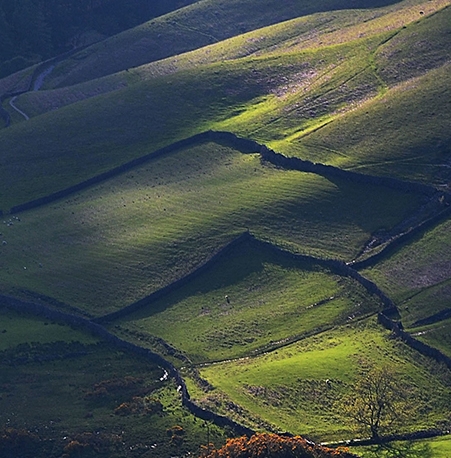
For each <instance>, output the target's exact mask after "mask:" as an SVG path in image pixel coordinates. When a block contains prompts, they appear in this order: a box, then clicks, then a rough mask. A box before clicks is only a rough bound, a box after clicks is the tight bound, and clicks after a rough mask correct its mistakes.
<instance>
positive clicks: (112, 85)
mask: <svg viewBox="0 0 451 458" xmlns="http://www.w3.org/2000/svg"><path fill="white" fill-rule="evenodd" d="M414 3H418V2H414ZM448 3H449V2H448V1H447V0H434V1H429V0H428V1H427V2H422V3H418V4H417V5H416V7H415V8H412V2H401V3H399V4H395V5H393V6H390V7H385V8H379V9H370V10H362V9H359V10H346V11H337V12H335V13H334V15H331V14H330V13H316V14H311V15H308V16H303V17H300V18H296V19H292V20H289V21H284V22H282V23H277V24H274V25H272V26H267V27H264V28H261V29H257V30H255V31H252V32H248V33H245V34H240V35H239V36H236V37H233V38H230V39H227V40H222V41H220V42H219V43H215V44H212V45H209V46H203V47H200V48H198V49H195V50H193V51H190V52H185V53H183V54H178V55H175V56H172V57H168V58H166V59H160V60H158V61H154V62H152V63H150V64H144V65H142V66H140V67H136V68H133V69H130V71H128V70H127V71H122V72H119V73H116V74H112V75H109V76H106V77H102V78H96V79H95V80H92V81H88V82H86V83H81V84H77V85H75V86H69V87H62V88H60V89H56V90H47V91H40V92H34V93H29V94H27V95H24V96H22V97H21V99H20V101H19V102H18V103H19V104H20V106H22V108H24V109H26V111H27V113H28V114H30V115H32V116H33V115H36V114H40V113H43V112H46V111H49V110H52V109H55V108H58V107H59V108H60V107H62V106H64V105H66V104H69V103H74V102H75V101H78V100H83V99H85V98H89V97H93V96H96V95H98V94H99V93H104V92H110V91H113V90H116V89H118V88H121V87H123V86H127V85H130V84H134V83H135V82H136V81H137V80H141V79H145V80H148V79H149V78H154V77H157V76H161V75H166V74H170V73H174V72H178V71H181V70H186V69H190V68H195V67H198V66H199V65H205V64H211V63H216V62H223V61H225V60H231V59H237V58H244V57H248V56H257V55H258V56H262V55H266V54H268V53H269V54H272V55H280V54H284V53H290V54H293V53H294V52H299V51H300V50H305V49H311V50H315V49H318V48H324V47H326V46H330V45H336V44H338V43H345V42H352V41H354V40H361V39H362V38H367V37H369V36H372V35H378V34H381V33H387V32H389V31H392V30H397V29H399V28H400V27H403V26H404V27H405V26H406V25H407V24H409V23H411V22H413V21H415V20H417V19H418V16H419V14H418V11H419V10H421V11H423V13H424V14H426V15H427V14H431V13H433V12H435V11H436V10H438V9H440V8H443V6H445V5H447V4H448ZM260 6H261V5H260ZM154 25H155V24H153V26H154ZM312 30H314V33H312ZM281 73H284V80H285V81H288V79H287V77H286V72H281ZM306 76H307V74H306V73H305V74H304V75H303V78H304V79H305V78H306ZM298 84H299V82H298ZM304 84H306V83H304ZM291 91H292V92H293V88H292V89H291Z"/></svg>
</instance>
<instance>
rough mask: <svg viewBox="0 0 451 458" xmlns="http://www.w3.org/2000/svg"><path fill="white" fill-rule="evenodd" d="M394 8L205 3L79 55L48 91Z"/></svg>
mask: <svg viewBox="0 0 451 458" xmlns="http://www.w3.org/2000/svg"><path fill="white" fill-rule="evenodd" d="M394 3H395V4H396V3H397V2H396V0H371V1H370V2H368V1H363V0H354V1H353V2H346V1H343V0H319V1H316V2H314V3H312V2H310V1H308V0H302V1H299V0H297V1H296V0H287V1H284V2H283V3H280V2H278V1H276V0H264V1H262V0H245V1H242V0H240V1H239V0H232V1H230V0H203V1H199V2H196V3H195V4H193V5H190V6H188V7H185V8H182V9H180V10H178V11H175V12H172V13H169V14H167V15H165V16H162V17H160V18H156V19H154V20H152V21H150V22H148V23H146V24H143V25H141V26H139V27H136V28H134V29H132V30H129V31H126V32H123V33H121V34H119V35H117V36H115V37H112V38H110V39H108V40H106V41H103V42H102V43H99V44H96V45H94V46H91V47H90V48H88V49H85V50H83V51H81V52H80V53H78V54H75V55H74V56H73V57H72V58H71V60H70V61H66V62H64V63H62V64H60V65H59V66H58V67H57V69H56V72H55V73H54V75H53V76H52V79H51V80H50V81H49V85H51V86H54V85H60V86H66V85H70V84H74V83H78V82H81V81H86V80H90V79H95V78H98V77H101V76H105V75H108V74H112V73H116V72H118V71H121V70H125V69H127V68H129V67H135V66H138V65H142V64H146V63H148V62H151V61H156V60H160V59H163V58H166V57H168V56H171V55H176V54H181V53H183V52H186V51H190V50H192V49H196V48H200V47H203V46H206V45H209V44H211V43H214V42H218V41H222V40H224V39H226V38H230V37H233V36H237V35H241V34H243V33H245V32H249V31H251V30H255V29H259V28H262V27H265V26H268V25H271V24H275V23H278V22H281V21H286V20H288V19H292V18H296V17H299V16H305V15H308V14H312V13H315V12H319V11H333V10H341V9H352V8H376V7H380V6H384V5H391V4H394Z"/></svg>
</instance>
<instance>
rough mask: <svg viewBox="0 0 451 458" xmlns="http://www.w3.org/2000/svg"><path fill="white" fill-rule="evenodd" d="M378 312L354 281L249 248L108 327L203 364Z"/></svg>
mask: <svg viewBox="0 0 451 458" xmlns="http://www.w3.org/2000/svg"><path fill="white" fill-rule="evenodd" d="M381 308H382V305H381V304H380V303H379V301H378V299H377V298H375V297H372V296H371V295H370V294H368V292H367V291H365V289H364V288H363V287H362V286H361V285H359V284H358V283H357V282H356V281H353V280H351V279H349V278H346V277H340V276H339V275H337V274H334V273H333V272H331V271H330V270H328V269H327V268H325V267H321V265H320V264H318V263H315V262H314V261H306V260H304V261H302V260H298V261H295V260H292V259H290V258H287V257H286V256H283V255H282V254H281V253H274V252H272V251H270V250H269V248H268V247H265V246H262V245H261V244H260V243H258V242H257V241H249V242H245V243H241V244H240V245H239V246H237V247H235V248H234V250H233V251H232V252H231V253H228V255H227V257H226V258H225V259H221V260H220V261H218V263H217V264H216V265H214V266H212V267H211V268H210V269H209V270H208V271H207V272H206V273H204V274H202V275H201V276H200V277H198V278H196V279H195V280H193V281H191V282H190V283H189V284H188V285H187V286H186V287H183V288H181V289H180V290H177V291H174V292H173V293H171V294H168V295H165V296H164V297H163V298H161V299H159V300H157V301H154V302H152V303H150V304H149V305H148V306H146V307H145V308H143V309H141V310H139V311H138V312H136V313H133V314H132V315H131V316H126V317H125V318H123V319H120V320H118V321H115V322H114V323H113V324H114V325H116V324H119V325H120V326H121V328H124V329H126V330H127V331H132V332H131V334H132V335H133V333H136V335H139V336H140V337H141V338H143V337H144V336H146V335H151V336H157V337H161V338H163V339H164V340H165V341H166V342H168V343H169V344H170V345H172V346H173V347H175V348H177V349H178V350H179V351H180V352H182V353H184V354H185V355H186V356H187V357H188V358H189V359H190V360H192V361H193V362H203V361H211V360H219V359H228V358H231V357H240V356H245V355H248V354H253V353H255V352H256V351H258V350H259V349H260V350H261V349H262V348H271V347H274V346H276V347H277V345H281V344H283V343H286V342H287V341H292V340H295V339H298V338H300V337H301V336H304V335H309V334H312V333H316V332H318V330H320V329H324V328H328V327H330V326H333V325H335V324H337V323H343V322H346V321H349V320H352V319H355V318H357V317H360V316H362V315H365V314H367V313H374V312H375V311H377V310H379V309H381Z"/></svg>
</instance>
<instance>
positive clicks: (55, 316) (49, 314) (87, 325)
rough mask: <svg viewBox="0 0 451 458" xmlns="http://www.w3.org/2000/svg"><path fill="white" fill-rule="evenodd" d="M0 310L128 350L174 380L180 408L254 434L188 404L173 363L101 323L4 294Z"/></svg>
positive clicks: (234, 423)
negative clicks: (59, 325)
mask: <svg viewBox="0 0 451 458" xmlns="http://www.w3.org/2000/svg"><path fill="white" fill-rule="evenodd" d="M0 307H4V308H7V309H11V310H14V311H16V312H19V313H28V314H32V315H35V316H39V317H42V318H47V319H49V320H52V321H55V322H59V323H63V324H66V325H69V326H71V327H74V328H77V329H81V330H83V331H87V332H90V333H91V334H92V335H95V336H97V337H100V338H101V339H103V340H105V341H107V342H108V343H110V344H112V345H114V346H115V347H116V348H119V349H120V350H124V351H128V352H131V353H133V354H135V355H138V356H140V357H143V358H145V359H147V360H148V361H149V362H151V363H153V364H157V365H158V366H160V367H162V368H163V369H165V370H166V371H167V372H168V374H169V375H170V376H171V377H172V378H173V379H174V380H175V382H176V384H177V387H178V389H177V391H178V392H179V393H180V396H181V400H182V405H184V406H185V407H186V408H187V409H188V410H189V411H190V412H191V413H192V414H193V415H195V416H197V417H199V418H201V419H203V420H207V421H211V422H212V423H214V424H215V425H217V426H220V427H229V428H231V429H232V430H233V431H235V432H236V433H237V434H239V435H247V436H251V435H253V434H254V433H255V431H254V430H252V429H250V428H248V427H246V426H243V425H241V424H239V423H237V422H235V421H233V420H232V419H230V418H228V417H226V416H224V415H219V414H217V413H215V412H213V411H211V410H208V409H204V408H202V407H200V406H198V405H197V404H196V403H194V402H193V401H191V399H190V395H189V392H188V388H187V386H186V383H185V381H184V379H183V377H182V376H181V375H180V373H179V371H178V370H177V369H176V367H175V366H174V365H173V364H172V363H170V362H169V361H167V360H166V359H164V358H163V357H162V356H161V355H159V354H157V353H154V352H153V351H151V350H149V349H147V348H143V347H140V346H138V345H135V344H133V343H131V342H127V341H125V340H122V339H120V338H119V337H117V336H115V335H113V334H111V333H110V332H109V331H108V330H107V329H105V328H104V327H103V326H101V325H100V324H97V323H94V322H93V321H90V320H87V319H86V318H82V317H77V316H74V315H69V314H67V313H63V312H60V311H58V310H54V309H51V308H49V307H46V306H45V305H43V304H36V303H32V302H25V301H22V300H19V299H16V298H12V297H9V296H5V295H0Z"/></svg>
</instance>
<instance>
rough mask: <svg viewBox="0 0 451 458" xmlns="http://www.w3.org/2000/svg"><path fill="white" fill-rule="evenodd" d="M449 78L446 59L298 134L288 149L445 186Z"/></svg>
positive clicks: (450, 100) (450, 155) (366, 170)
mask: <svg viewBox="0 0 451 458" xmlns="http://www.w3.org/2000/svg"><path fill="white" fill-rule="evenodd" d="M450 82H451V78H450V65H449V64H447V65H445V66H443V67H441V68H439V69H436V70H434V71H431V72H429V73H428V74H427V75H426V76H423V77H420V78H418V79H414V80H411V81H409V82H407V83H403V84H401V85H399V86H397V87H396V88H394V89H391V90H389V91H388V92H387V93H386V94H385V95H384V96H383V97H381V98H378V99H376V100H371V101H369V102H367V103H366V104H364V105H362V106H361V107H359V109H357V110H355V111H354V112H352V113H349V114H347V115H345V116H343V117H342V118H340V119H338V120H336V121H335V122H333V123H331V124H329V125H328V126H326V127H324V128H323V129H321V130H318V131H317V132H314V133H312V134H311V135H309V136H307V137H304V138H301V139H300V140H299V141H298V142H297V146H296V145H294V146H293V150H296V148H299V151H300V153H299V154H302V155H303V156H304V157H309V158H311V159H312V160H315V159H317V160H319V161H321V162H327V163H332V164H334V165H338V166H341V167H344V168H347V169H352V170H356V171H360V172H363V173H369V174H373V175H389V176H396V177H400V178H403V179H405V180H412V181H413V180H416V181H423V182H429V183H433V184H436V185H445V186H446V185H448V184H449V181H450V174H449V161H450V159H451V151H450V149H449V144H450V130H449V129H448V127H447V126H448V125H449V123H450V120H451V119H450V117H451V114H450V113H451V92H450V87H451V84H450ZM295 154H296V153H295Z"/></svg>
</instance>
